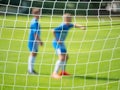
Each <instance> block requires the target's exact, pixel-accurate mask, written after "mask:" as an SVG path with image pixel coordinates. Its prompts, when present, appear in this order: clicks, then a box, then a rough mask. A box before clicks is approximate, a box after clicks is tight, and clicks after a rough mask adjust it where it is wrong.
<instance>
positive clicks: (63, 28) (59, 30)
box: [52, 13, 85, 79]
mask: <svg viewBox="0 0 120 90" xmlns="http://www.w3.org/2000/svg"><path fill="white" fill-rule="evenodd" d="M63 20H64V22H63V23H62V24H61V25H59V26H58V27H56V28H55V29H54V30H53V34H54V37H55V38H54V40H53V47H54V49H55V50H56V53H57V55H58V60H57V61H56V64H55V68H54V71H53V74H52V77H53V78H56V79H58V78H61V76H62V75H70V74H69V73H67V72H66V71H65V67H66V63H67V60H68V54H67V50H66V47H65V44H64V41H65V39H66V37H67V34H68V32H69V30H70V29H71V28H73V27H77V28H80V29H83V30H85V27H84V26H82V25H78V24H72V23H71V21H72V17H71V15H70V14H68V13H67V14H64V15H63ZM60 68H61V72H60V74H58V72H59V69H60Z"/></svg>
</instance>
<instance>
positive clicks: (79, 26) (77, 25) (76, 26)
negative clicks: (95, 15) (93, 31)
mask: <svg viewBox="0 0 120 90" xmlns="http://www.w3.org/2000/svg"><path fill="white" fill-rule="evenodd" d="M74 27H75V28H80V29H82V30H85V29H86V27H85V26H83V25H79V24H74Z"/></svg>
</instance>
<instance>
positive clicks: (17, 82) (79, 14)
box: [0, 0, 120, 90]
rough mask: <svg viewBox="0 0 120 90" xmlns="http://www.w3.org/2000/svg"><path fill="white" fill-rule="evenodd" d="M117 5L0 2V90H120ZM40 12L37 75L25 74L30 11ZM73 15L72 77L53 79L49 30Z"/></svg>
mask: <svg viewBox="0 0 120 90" xmlns="http://www.w3.org/2000/svg"><path fill="white" fill-rule="evenodd" d="M119 4H120V1H119V0H112V1H111V0H99V1H98V0H0V27H1V28H0V90H119V89H120V67H119V64H120V54H119V53H120V30H119V29H120V12H119V11H120V6H119ZM32 7H37V8H41V10H42V12H41V18H40V20H39V23H40V25H41V33H42V34H41V38H42V40H43V42H44V46H43V47H40V48H39V52H38V56H37V58H36V61H35V70H36V71H37V72H38V73H39V75H30V74H28V72H27V66H28V56H29V50H28V48H27V43H28V35H29V28H30V21H31V19H32V18H33V17H32V15H31V8H32ZM64 13H71V14H72V17H73V21H72V23H77V24H82V25H84V26H86V30H85V31H83V30H81V29H78V28H72V29H71V30H70V31H69V34H68V36H67V39H66V41H65V44H66V47H67V51H68V54H69V60H68V63H67V67H66V70H67V71H68V72H69V73H70V74H71V75H70V76H63V77H62V78H61V79H60V80H55V79H53V78H51V74H52V72H53V69H54V66H55V62H56V60H57V58H58V57H57V55H56V52H55V51H54V49H53V47H52V40H53V38H54V37H53V34H52V33H51V31H52V29H53V28H55V27H57V26H58V25H60V23H61V22H63V19H62V15H63V14H64Z"/></svg>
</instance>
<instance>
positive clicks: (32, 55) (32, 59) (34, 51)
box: [28, 44, 38, 74]
mask: <svg viewBox="0 0 120 90" xmlns="http://www.w3.org/2000/svg"><path fill="white" fill-rule="evenodd" d="M29 49H30V55H29V59H28V72H29V73H30V74H37V72H35V70H34V63H35V59H36V56H37V52H38V45H37V44H35V45H34V46H32V48H31V47H29Z"/></svg>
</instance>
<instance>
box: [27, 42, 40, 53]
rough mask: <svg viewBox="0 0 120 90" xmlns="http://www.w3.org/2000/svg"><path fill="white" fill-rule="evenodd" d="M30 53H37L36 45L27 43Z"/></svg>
mask: <svg viewBox="0 0 120 90" xmlns="http://www.w3.org/2000/svg"><path fill="white" fill-rule="evenodd" d="M28 48H29V51H30V52H38V43H28Z"/></svg>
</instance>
